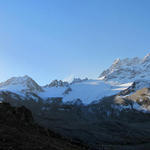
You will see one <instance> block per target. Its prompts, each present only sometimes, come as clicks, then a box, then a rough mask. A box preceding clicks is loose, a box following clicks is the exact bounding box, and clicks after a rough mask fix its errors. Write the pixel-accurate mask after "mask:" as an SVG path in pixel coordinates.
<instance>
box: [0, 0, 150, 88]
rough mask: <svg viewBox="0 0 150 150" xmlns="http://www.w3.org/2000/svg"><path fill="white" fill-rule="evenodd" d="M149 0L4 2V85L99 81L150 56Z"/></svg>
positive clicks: (0, 16)
mask: <svg viewBox="0 0 150 150" xmlns="http://www.w3.org/2000/svg"><path fill="white" fill-rule="evenodd" d="M149 6H150V1H149V0H126V1H120V0H109V1H108V0H94V1H91V0H51V1H49V0H44V1H42V0H39V1H36V0H22V1H19V0H13V1H12V0H1V2H0V20H1V23H0V35H1V36H0V68H1V71H0V82H1V81H4V80H7V79H8V78H10V77H12V76H23V75H29V76H31V77H32V78H33V79H35V80H36V81H37V82H38V83H39V84H41V85H44V84H46V83H49V82H50V81H51V80H54V79H62V80H64V79H66V80H69V79H71V78H72V77H81V78H84V77H88V78H97V77H98V76H99V74H100V73H101V72H102V71H103V70H104V69H106V68H107V67H109V66H110V65H111V64H112V62H113V61H114V60H115V59H116V58H121V59H122V58H126V57H136V56H137V57H144V56H145V55H146V54H147V53H149V52H150V42H149V41H150V40H149V39H150V37H149V35H150V28H149V27H150V19H149V14H150V9H149Z"/></svg>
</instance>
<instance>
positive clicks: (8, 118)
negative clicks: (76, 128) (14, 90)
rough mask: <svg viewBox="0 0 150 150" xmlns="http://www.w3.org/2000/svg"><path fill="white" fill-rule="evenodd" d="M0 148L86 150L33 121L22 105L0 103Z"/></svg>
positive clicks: (6, 149)
mask: <svg viewBox="0 0 150 150" xmlns="http://www.w3.org/2000/svg"><path fill="white" fill-rule="evenodd" d="M0 149H2V150H39V149H41V150H87V149H89V148H88V147H86V146H84V145H83V144H82V143H80V142H79V141H78V142H77V141H72V140H69V139H66V138H63V137H62V136H60V135H58V134H55V133H54V132H52V131H50V130H48V129H46V128H43V127H41V126H39V125H37V124H35V123H34V120H33V117H32V113H31V112H30V111H29V110H28V109H26V108H25V107H24V106H22V107H12V106H11V105H10V104H8V103H0Z"/></svg>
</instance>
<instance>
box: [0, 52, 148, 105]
mask: <svg viewBox="0 0 150 150" xmlns="http://www.w3.org/2000/svg"><path fill="white" fill-rule="evenodd" d="M144 87H147V88H149V87H150V54H148V55H146V56H145V57H144V58H142V59H140V58H137V57H135V58H130V59H129V58H126V59H123V60H120V59H117V60H115V61H114V63H113V64H112V65H111V67H110V68H108V69H107V70H105V71H104V72H102V73H101V75H100V76H99V78H98V79H90V80H89V79H87V78H85V79H80V78H75V79H74V80H73V82H71V83H68V82H64V81H61V80H53V81H52V82H51V83H50V84H47V85H46V86H40V85H38V84H37V83H36V82H35V81H34V80H33V79H32V78H30V77H29V76H23V77H13V78H10V79H9V80H7V81H5V82H2V83H0V91H10V92H13V93H17V94H20V95H22V94H23V96H24V97H25V96H28V97H32V99H34V98H35V97H36V99H37V98H41V99H43V100H47V99H51V98H62V99H63V102H68V101H69V102H70V101H75V100H77V99H78V100H79V99H80V100H81V101H82V102H83V103H85V104H89V103H91V102H93V101H98V100H100V99H101V98H103V97H106V96H111V95H115V94H118V93H121V94H122V95H127V94H130V93H133V92H135V91H137V90H139V89H141V88H144ZM35 94H36V95H35Z"/></svg>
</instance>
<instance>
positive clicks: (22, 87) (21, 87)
mask: <svg viewBox="0 0 150 150" xmlns="http://www.w3.org/2000/svg"><path fill="white" fill-rule="evenodd" d="M0 91H11V92H42V91H43V89H42V87H41V86H39V85H38V84H37V83H36V82H35V81H34V80H33V79H32V78H30V77H29V76H27V75H25V76H23V77H12V78H10V79H8V80H7V81H5V82H2V83H0Z"/></svg>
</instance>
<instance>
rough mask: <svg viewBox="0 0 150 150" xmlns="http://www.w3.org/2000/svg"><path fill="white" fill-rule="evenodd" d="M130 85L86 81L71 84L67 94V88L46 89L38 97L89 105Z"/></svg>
mask: <svg viewBox="0 0 150 150" xmlns="http://www.w3.org/2000/svg"><path fill="white" fill-rule="evenodd" d="M130 85H131V83H130V84H124V85H116V84H115V85H113V84H110V83H106V82H104V81H100V80H87V81H84V82H80V83H75V84H71V85H70V86H69V87H70V88H71V89H72V91H70V92H69V93H68V94H64V92H65V90H67V87H46V88H44V92H40V93H39V94H38V95H39V96H40V97H43V98H45V99H46V98H51V97H63V102H68V101H74V100H76V99H80V100H82V102H83V103H84V104H89V103H91V102H93V101H96V100H99V99H101V98H103V97H105V96H110V95H114V94H117V93H119V92H120V91H121V90H124V89H126V88H128V87H129V86H130Z"/></svg>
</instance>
